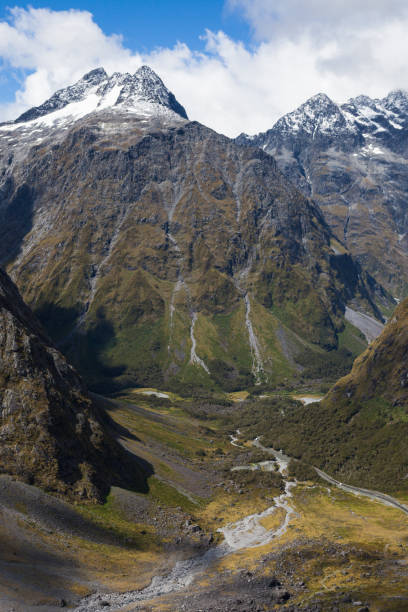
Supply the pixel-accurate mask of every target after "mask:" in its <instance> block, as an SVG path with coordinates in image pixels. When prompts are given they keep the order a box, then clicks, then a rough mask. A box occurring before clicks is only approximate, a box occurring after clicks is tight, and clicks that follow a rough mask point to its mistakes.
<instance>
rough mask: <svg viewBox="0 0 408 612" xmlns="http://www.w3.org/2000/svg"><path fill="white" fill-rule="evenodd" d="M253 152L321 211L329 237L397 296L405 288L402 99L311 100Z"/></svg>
mask: <svg viewBox="0 0 408 612" xmlns="http://www.w3.org/2000/svg"><path fill="white" fill-rule="evenodd" d="M237 142H238V143H243V142H246V143H247V144H250V145H252V146H258V147H260V148H262V149H263V150H264V151H266V152H267V153H269V154H271V155H272V156H273V157H274V158H275V159H276V161H277V163H278V167H279V168H280V169H281V171H282V172H283V173H284V175H285V176H286V177H287V178H288V179H289V180H291V181H292V182H293V183H294V184H295V185H296V186H297V187H298V188H299V189H300V190H301V191H302V193H304V194H305V195H306V196H307V197H311V198H312V199H314V200H315V202H316V203H317V204H318V205H319V206H320V207H321V208H322V211H323V213H324V215H325V217H326V219H327V221H328V223H329V225H330V227H331V229H332V230H333V232H334V234H335V235H336V236H337V237H338V238H339V239H340V240H341V241H342V242H344V244H345V245H346V247H347V248H348V249H349V250H350V252H351V253H352V254H353V255H354V256H355V257H356V258H357V260H358V261H359V262H360V263H361V265H362V266H363V267H365V268H366V269H367V270H368V272H369V273H370V274H371V275H372V276H374V277H375V278H376V279H377V280H378V281H379V282H380V283H382V284H383V285H384V286H385V287H386V288H387V289H388V290H390V291H391V292H394V294H395V295H396V296H397V297H401V296H404V295H405V292H406V290H407V287H408V285H407V283H408V241H407V236H408V225H407V223H408V217H407V214H406V206H405V193H406V190H407V188H408V93H407V92H406V91H404V90H395V91H392V92H390V93H389V94H388V95H387V96H385V97H384V98H381V99H380V98H379V99H371V98H369V97H368V96H357V97H356V98H352V99H350V100H349V101H348V102H346V103H344V104H336V103H335V102H333V101H332V100H331V99H330V98H329V97H328V96H326V95H325V94H317V95H316V96H314V97H312V98H310V99H309V100H307V101H306V102H305V103H304V104H302V105H301V106H300V107H299V108H298V109H296V110H295V111H293V112H291V113H288V114H287V115H285V116H284V117H282V118H281V119H279V120H278V121H277V122H276V123H275V124H274V126H273V127H272V128H271V129H270V130H267V131H266V132H263V133H260V134H258V135H256V136H251V137H248V136H247V135H243V134H241V135H240V136H239V137H238V138H237Z"/></svg>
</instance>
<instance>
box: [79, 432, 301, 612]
mask: <svg viewBox="0 0 408 612" xmlns="http://www.w3.org/2000/svg"><path fill="white" fill-rule="evenodd" d="M239 434H240V432H239V430H238V431H237V435H238V436H239ZM237 440H238V437H236V436H233V435H232V436H231V444H232V445H234V446H237V447H240V445H239V444H238V443H237ZM253 444H254V445H255V446H257V447H258V448H262V449H264V447H263V446H262V445H261V443H260V442H259V439H258V438H257V439H255V440H254V441H253ZM241 448H245V447H241ZM269 451H271V449H268V452H269ZM271 454H273V455H274V459H273V460H271V461H263V462H261V464H259V465H260V468H259V469H266V470H268V469H274V467H273V466H274V465H275V464H277V465H278V469H279V471H280V472H281V474H282V475H283V476H284V472H286V468H287V466H288V463H289V460H290V459H289V457H286V456H285V455H283V454H282V453H279V452H277V451H273V452H272V453H271ZM269 464H270V465H269ZM242 467H243V468H244V469H248V467H247V466H242ZM296 484H297V483H296V482H288V481H285V490H284V492H283V493H282V494H281V495H278V496H276V497H274V498H273V505H272V506H270V507H269V508H267V509H266V510H264V511H263V512H260V513H255V514H251V515H249V516H246V517H245V518H243V519H241V520H239V521H237V522H235V523H230V524H228V525H225V526H224V527H220V528H219V529H218V530H217V531H218V532H219V533H222V534H223V536H224V541H223V542H221V544H219V545H218V546H215V547H214V548H210V549H209V550H207V551H206V552H205V553H204V554H202V555H198V556H196V557H192V558H190V559H186V560H184V561H178V562H177V563H176V565H175V566H174V567H173V569H172V570H171V571H170V572H169V573H168V574H166V575H164V576H155V577H154V578H153V579H152V581H151V583H150V584H149V586H147V587H146V588H144V589H141V590H139V591H128V592H127V593H108V594H94V595H90V596H88V597H85V598H84V599H83V600H82V601H81V603H80V605H79V606H78V607H77V608H76V612H99V611H102V610H105V609H106V606H107V605H109V606H111V607H112V606H113V607H114V608H113V609H120V608H121V607H122V606H125V605H128V604H132V603H136V602H139V601H146V600H149V599H153V598H154V597H160V596H161V595H166V594H168V593H173V592H177V591H181V590H182V589H184V588H186V587H188V586H189V585H190V584H191V583H192V582H193V581H194V580H195V579H196V578H197V577H199V576H200V575H203V574H204V573H205V571H206V570H207V568H208V567H209V566H210V565H212V564H213V563H214V562H215V561H217V560H219V559H221V558H223V557H225V556H226V555H228V554H231V553H234V552H236V551H238V550H242V549H244V548H255V547H257V546H261V545H262V546H263V545H265V544H269V543H270V542H271V541H272V540H273V539H275V538H277V537H280V536H281V535H283V534H284V533H285V531H286V530H287V528H288V525H289V523H290V521H291V519H292V518H293V517H294V516H295V515H296V512H295V510H294V509H293V508H292V507H291V506H290V504H289V500H290V498H291V497H292V492H291V491H292V489H293V488H294V487H295V486H296ZM277 508H282V509H283V510H284V511H285V518H284V520H283V522H282V523H281V525H280V526H279V527H278V528H277V529H275V530H273V529H271V530H268V529H266V528H265V527H264V526H263V525H262V520H263V519H265V518H266V517H268V516H270V515H271V514H273V513H274V512H276V510H277ZM111 609H112V608H111Z"/></svg>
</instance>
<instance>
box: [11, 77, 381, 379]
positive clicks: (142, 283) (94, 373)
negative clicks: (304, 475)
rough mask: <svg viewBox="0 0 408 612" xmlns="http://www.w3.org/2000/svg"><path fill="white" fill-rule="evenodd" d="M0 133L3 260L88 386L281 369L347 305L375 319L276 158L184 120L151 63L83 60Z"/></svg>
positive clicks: (329, 341)
mask: <svg viewBox="0 0 408 612" xmlns="http://www.w3.org/2000/svg"><path fill="white" fill-rule="evenodd" d="M113 83H114V84H113ZM112 92H114V93H112ZM0 143H1V144H0V159H1V162H0V163H1V168H2V170H1V175H2V181H1V185H0V218H1V221H2V223H1V226H0V227H1V229H0V237H1V240H0V260H1V261H3V262H4V263H6V264H7V269H8V271H9V272H10V274H11V275H12V277H13V278H14V279H15V281H16V282H17V283H18V286H19V287H20V288H21V290H22V292H23V295H24V297H25V299H26V300H27V301H28V302H29V304H31V305H32V306H33V308H35V311H36V313H37V314H38V316H39V317H40V318H41V320H42V322H43V323H44V325H45V326H46V327H47V330H48V331H49V333H50V334H51V335H52V337H53V338H54V339H55V341H56V342H58V345H59V346H60V347H61V348H62V349H63V350H64V351H65V352H66V353H67V354H68V355H69V356H70V358H71V359H72V360H73V361H74V363H75V364H77V365H78V367H80V371H81V372H82V373H83V374H84V375H85V376H86V378H87V380H88V381H89V382H90V383H91V385H93V387H94V388H98V389H106V388H109V389H112V388H115V387H116V386H127V385H134V384H144V385H146V384H150V385H151V384H154V385H155V386H157V385H158V384H159V385H160V384H163V383H164V381H165V382H166V385H169V384H170V383H171V381H179V382H180V381H181V382H182V383H183V384H189V383H194V384H197V383H201V384H205V385H213V384H219V385H221V386H224V388H225V387H226V386H227V387H228V388H235V387H237V388H242V387H243V386H248V385H249V384H253V383H254V382H262V381H264V380H269V381H282V380H284V379H285V378H286V377H288V376H290V375H293V374H294V373H296V372H298V371H299V370H300V369H301V366H299V364H298V363H297V362H296V356H297V354H298V353H300V352H302V351H305V349H306V348H308V349H310V350H311V351H312V352H313V351H315V352H317V353H318V354H319V355H320V356H321V355H324V354H326V353H325V352H326V351H328V350H333V349H336V348H338V347H339V345H340V344H341V338H342V334H343V332H344V330H345V319H344V313H345V306H346V304H349V306H351V307H352V309H360V308H361V309H364V310H365V311H366V312H367V313H369V314H371V315H372V316H376V317H379V318H380V314H379V311H378V309H377V306H376V304H375V301H376V300H379V299H385V296H384V294H383V293H382V291H381V288H380V287H379V286H378V285H376V284H375V282H374V281H373V280H372V279H370V278H369V277H368V276H367V275H366V274H365V273H364V272H362V271H361V268H360V267H359V265H358V264H356V263H355V262H354V260H353V259H352V258H351V257H350V255H349V254H348V252H347V250H346V249H345V248H344V247H343V245H341V244H340V243H339V242H338V241H337V240H336V239H335V237H334V236H333V234H332V232H331V231H330V229H329V227H328V226H327V225H326V223H325V221H324V219H323V217H322V214H321V212H320V209H319V208H318V207H317V206H316V205H315V204H313V203H312V202H311V201H310V200H308V199H306V198H305V197H304V196H302V195H301V193H300V192H299V191H298V190H297V189H296V188H295V187H293V186H292V184H291V183H289V182H288V181H287V180H286V179H285V178H284V176H283V175H282V173H281V172H280V171H279V169H278V168H277V165H276V163H275V161H274V159H273V158H272V157H271V156H270V155H268V154H267V153H265V152H263V151H261V150H259V149H256V148H254V147H251V146H239V145H238V144H237V143H235V142H234V141H232V140H230V139H228V138H226V137H224V136H222V135H219V134H216V133H215V132H213V131H212V130H210V129H208V128H206V127H204V126H202V125H200V124H198V123H196V122H189V121H188V120H187V119H186V115H185V111H184V109H183V108H182V107H181V106H180V105H179V104H178V102H177V101H176V100H175V98H174V96H173V95H172V94H170V92H168V91H167V89H166V88H165V86H164V85H163V83H162V82H161V80H160V79H159V77H157V75H155V74H154V73H153V72H152V71H151V70H150V69H148V68H146V67H144V68H141V69H140V70H139V71H137V73H136V74H135V75H134V76H130V75H113V76H112V77H107V76H106V73H105V72H104V71H103V69H98V70H96V71H93V72H92V73H90V74H88V75H86V76H85V77H84V78H83V79H81V81H79V82H78V83H77V84H76V85H74V86H72V87H69V88H67V89H66V90H63V91H61V92H57V94H55V96H53V97H52V98H51V99H50V100H48V101H47V102H45V103H44V104H43V105H42V106H40V107H38V108H36V109H32V111H28V113H25V114H24V115H23V116H22V117H20V118H19V119H18V120H17V122H16V123H13V124H4V125H3V126H1V127H0ZM348 325H349V324H348ZM353 329H354V328H353ZM348 331H350V329H348ZM354 332H357V330H355V329H354ZM357 333H358V332H357ZM343 336H344V334H343ZM349 336H350V334H349V335H348V336H347V337H349ZM343 339H344V338H343Z"/></svg>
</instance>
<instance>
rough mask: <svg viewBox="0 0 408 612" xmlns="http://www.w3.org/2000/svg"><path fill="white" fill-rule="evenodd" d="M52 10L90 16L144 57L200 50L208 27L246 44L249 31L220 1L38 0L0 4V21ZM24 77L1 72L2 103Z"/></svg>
mask: <svg viewBox="0 0 408 612" xmlns="http://www.w3.org/2000/svg"><path fill="white" fill-rule="evenodd" d="M16 5H18V6H19V7H23V8H28V7H29V6H31V7H33V8H50V9H52V10H55V11H61V10H69V9H79V10H82V11H84V10H86V11H89V12H91V13H92V14H93V16H94V19H95V21H96V23H98V25H99V26H100V27H101V28H102V30H103V31H104V32H105V34H107V35H110V34H120V35H122V37H123V44H124V46H126V47H128V48H130V49H132V50H134V51H140V52H144V53H148V52H149V51H151V50H152V49H154V48H155V47H173V46H174V45H175V44H176V43H177V42H184V43H186V44H187V45H188V46H189V48H190V49H195V50H203V49H204V46H205V43H204V41H203V40H202V35H203V34H204V31H205V29H206V28H208V29H210V30H212V31H218V30H223V31H224V32H226V33H227V34H228V36H230V37H231V38H233V39H238V40H242V41H245V42H246V43H248V42H249V39H250V27H249V24H248V22H247V21H246V20H245V19H244V18H243V17H242V15H241V14H240V13H239V12H238V11H236V10H232V9H230V8H228V7H227V6H226V5H225V2H224V1H223V0H208V1H207V2H205V1H203V0H199V1H198V0H173V1H169V0H149V1H143V0H134V1H132V0H127V1H124V0H121V1H119V2H106V1H105V2H100V1H94V2H82V1H75V0H73V1H72V2H71V1H66V2H60V1H45V2H44V1H40V2H35V1H34V2H29V3H28V4H24V3H14V2H0V20H6V19H7V18H8V15H9V11H8V9H9V7H13V6H16ZM24 75H25V72H24V71H19V70H17V71H16V70H13V71H11V70H6V71H3V74H1V73H0V103H1V102H9V101H12V100H13V99H14V95H15V91H16V89H17V88H18V87H19V83H20V82H21V80H22V79H23V78H24Z"/></svg>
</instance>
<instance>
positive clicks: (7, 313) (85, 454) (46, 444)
mask: <svg viewBox="0 0 408 612" xmlns="http://www.w3.org/2000/svg"><path fill="white" fill-rule="evenodd" d="M102 420H103V417H102V416H101V414H100V413H99V411H98V409H97V407H96V406H94V405H93V403H92V401H91V399H90V398H89V396H88V394H87V392H86V389H85V387H84V385H83V383H82V381H81V379H80V378H79V376H78V375H77V373H76V372H75V370H74V369H73V368H72V367H71V366H70V365H69V364H68V363H67V361H66V360H65V358H64V357H63V356H62V355H61V353H59V352H58V351H57V350H56V349H55V348H54V347H53V345H52V344H51V342H50V341H49V339H48V338H47V336H46V335H45V333H44V332H43V330H42V328H41V326H40V325H39V323H38V321H37V320H36V318H35V317H34V316H33V314H32V312H31V311H30V309H29V308H28V307H27V306H26V305H25V304H24V302H23V301H22V299H21V297H20V295H19V293H18V291H17V288H16V287H15V285H14V284H13V283H12V282H11V280H10V279H9V278H8V277H7V275H6V274H5V273H4V272H3V271H1V270H0V472H1V473H3V474H4V473H5V474H10V475H12V476H14V477H15V478H17V479H20V480H23V481H25V482H27V483H29V484H34V485H36V486H39V487H40V488H43V489H44V490H47V491H48V492H51V493H55V494H60V495H64V496H66V497H68V498H76V499H81V500H83V501H100V500H102V499H103V498H104V496H105V495H106V493H107V491H108V490H109V487H110V485H111V484H112V483H116V484H122V485H130V486H133V487H138V488H139V489H143V486H144V475H143V471H142V469H141V467H140V466H139V465H138V464H137V462H136V460H132V459H131V457H130V455H128V454H127V453H126V451H125V450H124V449H122V447H120V446H119V444H118V443H117V442H116V441H115V440H114V439H113V438H112V437H111V436H110V434H109V433H108V432H107V430H106V425H104V424H103V422H102Z"/></svg>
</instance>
